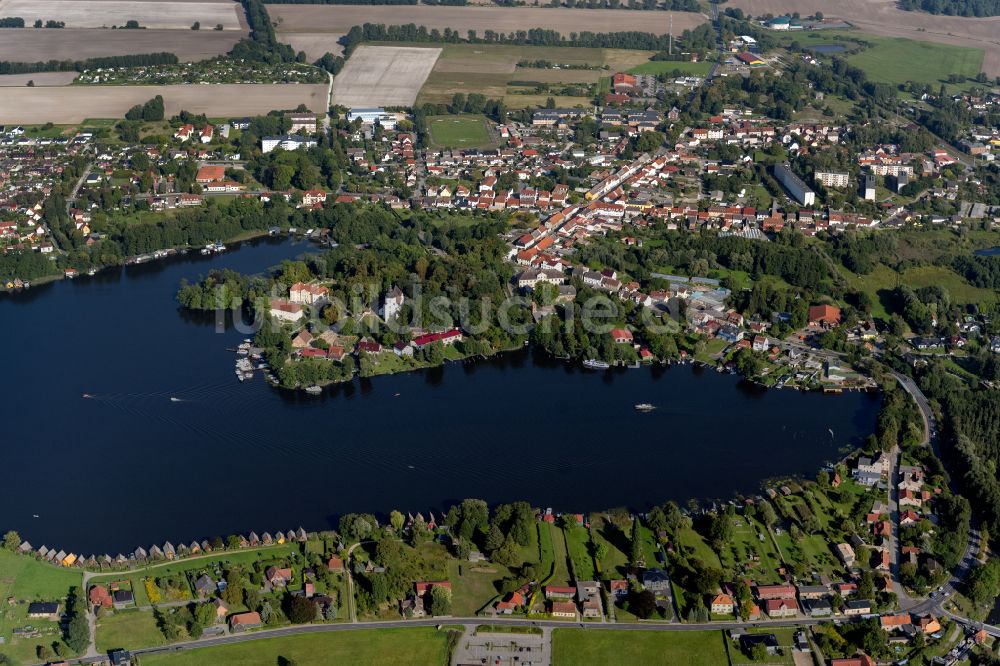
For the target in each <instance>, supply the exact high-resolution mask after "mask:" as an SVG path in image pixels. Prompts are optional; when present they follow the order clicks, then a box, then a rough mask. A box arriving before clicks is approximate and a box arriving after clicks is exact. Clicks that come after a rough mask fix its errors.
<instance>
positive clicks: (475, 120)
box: [427, 115, 496, 148]
mask: <svg viewBox="0 0 1000 666" xmlns="http://www.w3.org/2000/svg"><path fill="white" fill-rule="evenodd" d="M487 122H488V121H487V120H486V117H485V116H480V115H462V116H431V117H429V118H428V119H427V127H428V129H429V130H430V133H431V145H432V146H434V147H437V148H492V147H494V146H495V145H496V144H495V143H494V141H493V139H492V138H491V137H490V133H489V130H488V129H487V125H486V123H487Z"/></svg>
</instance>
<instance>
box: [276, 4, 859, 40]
mask: <svg viewBox="0 0 1000 666" xmlns="http://www.w3.org/2000/svg"><path fill="white" fill-rule="evenodd" d="M744 1H745V0H744ZM857 1H860V0H857ZM267 11H268V13H269V14H270V15H271V20H272V21H277V22H278V28H277V29H278V31H279V32H312V33H314V32H335V33H346V32H347V31H348V30H350V29H351V28H352V27H354V26H356V25H362V24H364V23H384V24H386V25H405V24H407V23H415V24H417V25H423V26H427V27H428V28H440V29H444V28H452V29H454V30H458V31H459V33H461V34H462V36H463V37H464V36H465V33H466V32H467V31H469V30H476V31H477V32H479V34H480V35H482V34H483V32H484V31H486V30H495V31H497V32H504V33H510V32H514V31H516V30H527V29H528V28H547V29H549V30H558V31H559V32H560V33H562V34H563V35H566V36H569V33H571V32H584V31H590V32H602V31H606V32H624V31H628V30H639V31H642V32H654V33H657V34H661V35H662V34H666V32H667V30H668V28H669V24H670V21H669V16H668V12H664V11H642V10H628V9H568V8H541V7H495V6H494V7H474V6H465V7H434V6H427V5H268V6H267ZM670 13H672V14H673V15H674V34H680V33H681V31H683V30H686V29H688V28H694V27H696V26H699V25H701V24H702V23H704V22H705V20H706V19H705V17H704V16H702V15H701V14H694V13H692V12H670Z"/></svg>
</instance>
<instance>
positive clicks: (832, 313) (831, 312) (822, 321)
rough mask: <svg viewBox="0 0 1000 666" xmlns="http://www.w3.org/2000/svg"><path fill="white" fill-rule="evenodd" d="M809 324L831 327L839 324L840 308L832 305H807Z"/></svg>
mask: <svg viewBox="0 0 1000 666" xmlns="http://www.w3.org/2000/svg"><path fill="white" fill-rule="evenodd" d="M809 325H810V326H822V327H824V328H832V327H834V326H839V325H840V308H838V307H835V306H833V305H813V306H810V307H809Z"/></svg>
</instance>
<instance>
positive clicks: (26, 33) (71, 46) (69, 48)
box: [0, 12, 322, 62]
mask: <svg viewBox="0 0 1000 666" xmlns="http://www.w3.org/2000/svg"><path fill="white" fill-rule="evenodd" d="M0 15H4V14H2V12H0ZM243 36H244V33H243V32H239V31H236V30H222V31H219V30H101V31H100V32H97V31H95V30H93V29H88V28H64V29H62V30H35V29H34V28H5V29H4V31H3V39H0V60H11V61H17V62H38V61H46V60H85V59H87V58H96V57H100V56H114V55H132V54H139V53H157V52H159V51H169V52H170V53H174V54H176V55H177V57H178V58H180V59H181V60H182V61H185V62H190V61H195V60H205V59H207V58H213V57H215V56H217V55H219V54H221V53H226V52H227V51H229V50H230V49H232V48H233V44H235V43H236V42H238V41H239V40H240V38H241V37H243ZM320 55H322V54H320Z"/></svg>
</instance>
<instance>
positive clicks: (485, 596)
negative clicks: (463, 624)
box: [448, 560, 508, 617]
mask: <svg viewBox="0 0 1000 666" xmlns="http://www.w3.org/2000/svg"><path fill="white" fill-rule="evenodd" d="M477 569H478V571H477ZM460 570H461V572H462V573H461V575H459V571H460ZM507 573H508V570H507V567H503V566H500V565H499V564H490V563H486V562H483V563H481V564H471V563H469V562H458V561H456V560H452V561H450V562H449V563H448V580H450V581H451V589H452V598H451V609H452V613H453V614H454V615H458V616H464V617H468V616H472V615H475V614H476V611H478V610H479V609H480V608H482V607H483V606H485V605H486V604H487V603H489V602H490V601H491V600H492V599H493V598H494V597H496V596H497V588H496V586H495V583H496V582H498V581H500V580H503V577H504V576H506V575H507Z"/></svg>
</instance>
